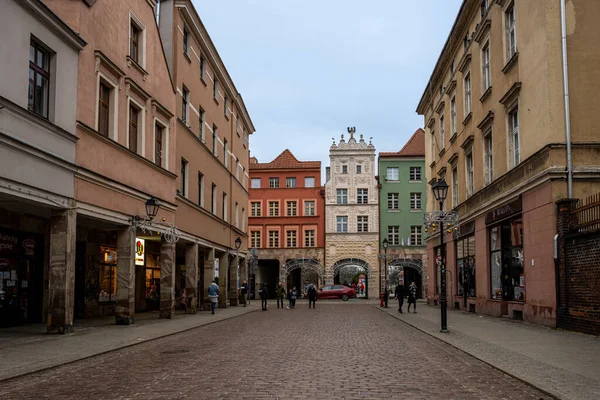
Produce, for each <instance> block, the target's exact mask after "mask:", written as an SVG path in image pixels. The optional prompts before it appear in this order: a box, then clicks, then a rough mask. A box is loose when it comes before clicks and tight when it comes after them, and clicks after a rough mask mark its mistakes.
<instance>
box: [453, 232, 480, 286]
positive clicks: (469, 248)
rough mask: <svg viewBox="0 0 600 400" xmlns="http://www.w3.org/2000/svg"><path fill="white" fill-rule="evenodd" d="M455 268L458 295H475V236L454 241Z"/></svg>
mask: <svg viewBox="0 0 600 400" xmlns="http://www.w3.org/2000/svg"><path fill="white" fill-rule="evenodd" d="M456 270H457V273H458V277H457V282H456V284H457V285H456V286H457V290H458V296H461V297H463V296H465V295H466V296H467V297H476V295H477V291H476V289H475V236H469V237H466V238H464V239H461V240H458V241H457V242H456Z"/></svg>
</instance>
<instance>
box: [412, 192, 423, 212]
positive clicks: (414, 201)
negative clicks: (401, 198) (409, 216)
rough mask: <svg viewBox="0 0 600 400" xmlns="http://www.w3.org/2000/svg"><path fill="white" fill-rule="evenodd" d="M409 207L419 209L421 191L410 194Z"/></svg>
mask: <svg viewBox="0 0 600 400" xmlns="http://www.w3.org/2000/svg"><path fill="white" fill-rule="evenodd" d="M410 209H411V210H420V209H421V193H411V194H410Z"/></svg>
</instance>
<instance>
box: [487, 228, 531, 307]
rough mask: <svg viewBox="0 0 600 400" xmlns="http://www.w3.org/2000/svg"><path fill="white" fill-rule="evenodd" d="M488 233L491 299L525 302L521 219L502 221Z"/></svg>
mask: <svg viewBox="0 0 600 400" xmlns="http://www.w3.org/2000/svg"><path fill="white" fill-rule="evenodd" d="M489 232H490V233H489V235H490V257H491V259H490V268H491V280H490V282H491V298H492V299H496V300H508V301H525V275H524V268H523V267H524V262H523V261H524V260H523V220H522V219H520V218H519V219H513V220H510V221H506V222H503V223H501V224H499V225H497V226H494V227H492V228H491V229H490V231H489Z"/></svg>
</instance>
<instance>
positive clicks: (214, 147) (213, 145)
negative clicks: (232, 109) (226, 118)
mask: <svg viewBox="0 0 600 400" xmlns="http://www.w3.org/2000/svg"><path fill="white" fill-rule="evenodd" d="M218 134H219V130H218V129H217V126H216V125H215V124H213V142H212V152H213V154H214V155H215V156H216V155H217V137H218V136H217V135H218Z"/></svg>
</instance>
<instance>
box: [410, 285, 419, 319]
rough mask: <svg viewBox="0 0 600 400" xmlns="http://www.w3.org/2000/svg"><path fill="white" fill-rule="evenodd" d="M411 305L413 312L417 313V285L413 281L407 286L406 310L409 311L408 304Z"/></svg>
mask: <svg viewBox="0 0 600 400" xmlns="http://www.w3.org/2000/svg"><path fill="white" fill-rule="evenodd" d="M411 304H412V305H413V306H414V307H413V313H415V314H416V313H417V285H415V283H414V282H411V283H410V286H409V287H408V312H410V305H411Z"/></svg>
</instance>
